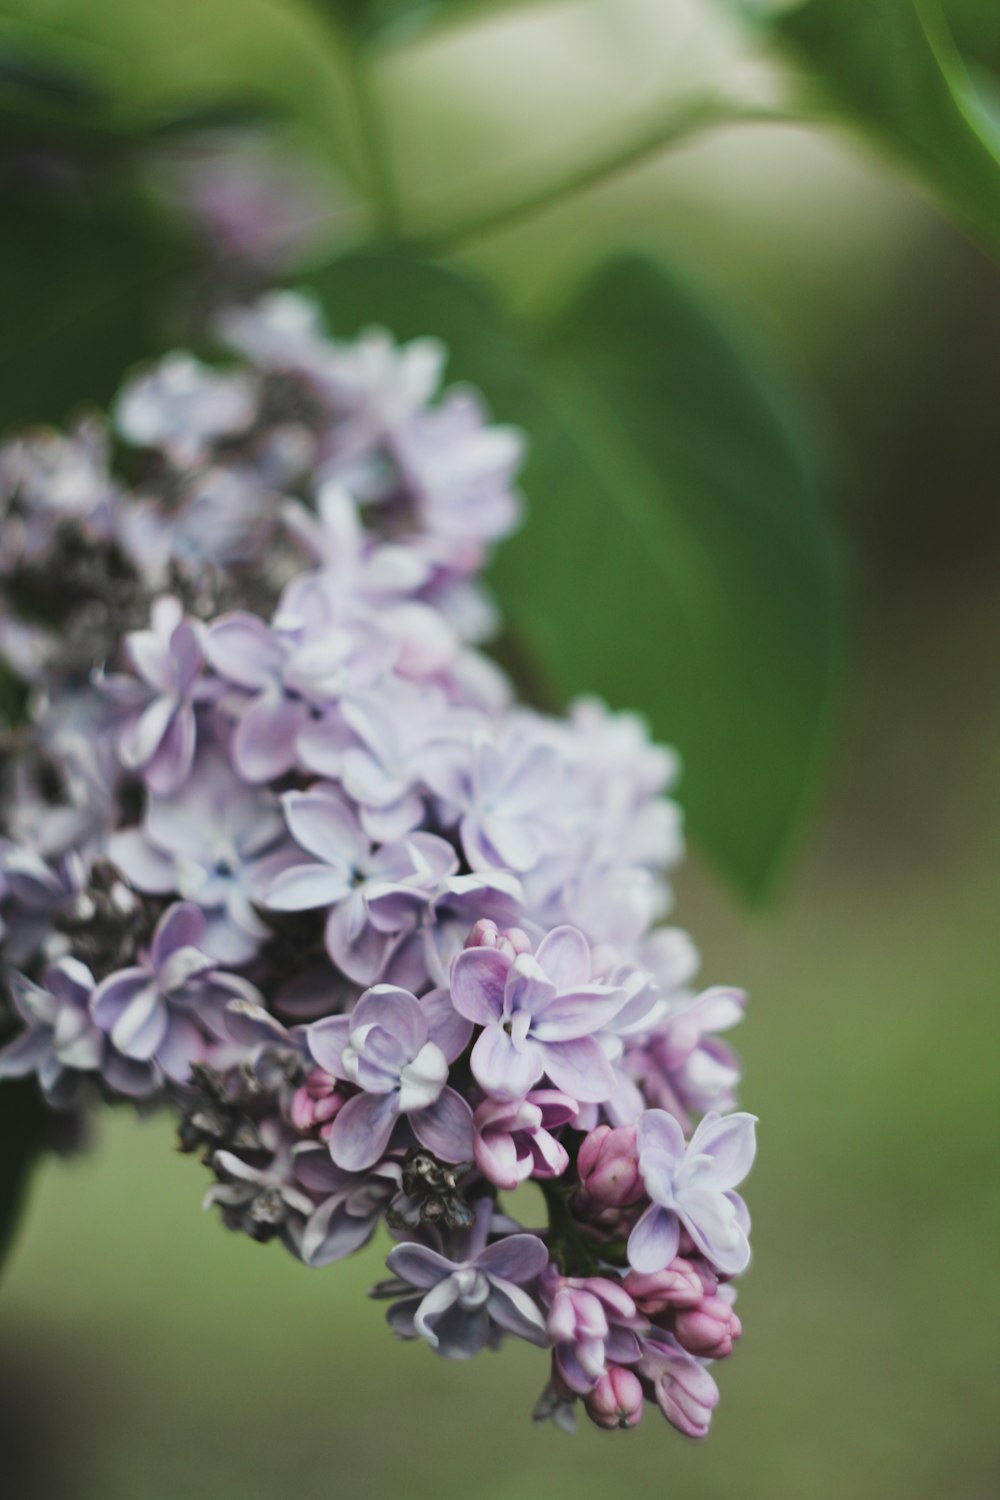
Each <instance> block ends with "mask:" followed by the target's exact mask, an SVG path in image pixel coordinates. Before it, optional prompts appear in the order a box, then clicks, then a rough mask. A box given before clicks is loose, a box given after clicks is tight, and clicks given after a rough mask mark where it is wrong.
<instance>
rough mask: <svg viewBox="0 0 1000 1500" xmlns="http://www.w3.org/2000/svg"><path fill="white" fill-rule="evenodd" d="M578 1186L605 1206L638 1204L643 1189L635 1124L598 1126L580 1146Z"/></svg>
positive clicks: (620, 1206) (615, 1206) (577, 1162)
mask: <svg viewBox="0 0 1000 1500" xmlns="http://www.w3.org/2000/svg"><path fill="white" fill-rule="evenodd" d="M576 1165H577V1171H578V1173H579V1175H580V1186H581V1187H582V1188H583V1190H584V1192H585V1193H587V1194H588V1196H589V1197H591V1198H593V1199H594V1200H595V1202H597V1203H600V1204H603V1205H604V1206H605V1207H606V1208H623V1207H624V1206H625V1205H626V1204H629V1203H638V1201H639V1199H640V1198H641V1197H642V1195H643V1193H644V1191H645V1189H644V1188H643V1184H642V1178H641V1177H640V1176H639V1154H638V1150H637V1147H636V1139H635V1126H634V1125H622V1126H620V1127H619V1128H618V1129H617V1130H613V1129H612V1128H611V1126H610V1125H598V1127H597V1129H596V1130H592V1131H591V1132H590V1134H589V1135H588V1136H587V1137H586V1139H585V1140H584V1142H583V1145H582V1146H581V1147H580V1153H579V1155H578V1157H577V1161H576Z"/></svg>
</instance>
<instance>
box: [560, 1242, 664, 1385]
mask: <svg viewBox="0 0 1000 1500" xmlns="http://www.w3.org/2000/svg"><path fill="white" fill-rule="evenodd" d="M540 1287H541V1294H542V1300H543V1302H544V1303H545V1305H546V1307H547V1308H548V1314H547V1316H546V1320H545V1331H546V1334H547V1335H548V1339H549V1342H550V1344H552V1346H553V1349H554V1350H555V1368H556V1370H557V1372H558V1374H559V1376H560V1377H561V1379H562V1380H563V1382H564V1383H565V1384H566V1385H567V1386H568V1387H569V1389H570V1390H571V1391H575V1392H576V1393H577V1394H578V1395H581V1396H583V1395H585V1394H586V1393H587V1392H588V1391H590V1390H593V1388H594V1386H595V1385H596V1384H597V1382H598V1380H600V1378H601V1376H602V1375H604V1374H605V1372H606V1371H607V1368H608V1366H609V1364H617V1365H629V1364H635V1362H636V1360H638V1358H639V1355H640V1353H641V1348H640V1345H639V1339H638V1337H637V1335H638V1334H639V1333H645V1332H646V1331H647V1329H648V1327H649V1324H648V1323H647V1321H646V1319H645V1318H644V1317H643V1316H642V1314H641V1313H640V1312H639V1311H638V1310H637V1308H636V1306H635V1303H634V1302H633V1301H632V1298H631V1297H630V1296H629V1294H628V1292H626V1291H625V1289H624V1287H623V1286H622V1284H621V1282H619V1281H615V1280H613V1279H612V1278H611V1277H610V1276H584V1277H579V1276H561V1275H560V1274H559V1271H558V1269H557V1267H556V1266H554V1265H551V1264H550V1265H549V1266H548V1267H547V1268H546V1271H545V1273H544V1275H543V1276H542V1280H541V1283H540Z"/></svg>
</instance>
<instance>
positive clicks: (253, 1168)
mask: <svg viewBox="0 0 1000 1500" xmlns="http://www.w3.org/2000/svg"><path fill="white" fill-rule="evenodd" d="M258 1136H259V1147H258V1146H255V1147H254V1148H252V1149H251V1150H249V1151H248V1154H249V1155H252V1156H253V1157H254V1161H252V1162H248V1161H244V1160H243V1157H242V1156H239V1155H237V1153H236V1152H235V1151H228V1150H221V1151H214V1152H213V1153H212V1157H211V1161H210V1163H209V1164H210V1166H211V1167H212V1170H213V1171H214V1172H215V1174H216V1176H217V1177H218V1179H219V1180H218V1182H216V1183H215V1184H214V1185H213V1186H212V1187H210V1188H209V1189H208V1192H207V1193H206V1194H205V1197H204V1198H203V1200H202V1208H204V1209H206V1210H208V1209H210V1208H214V1207H218V1208H220V1209H221V1210H222V1218H223V1222H224V1223H225V1224H226V1225H227V1227H228V1228H229V1229H241V1230H242V1231H243V1233H244V1234H248V1235H249V1236H250V1238H251V1239H254V1240H259V1241H261V1242H266V1241H268V1240H270V1239H273V1238H274V1236H275V1235H279V1236H280V1237H281V1239H282V1240H283V1241H284V1243H285V1244H286V1245H287V1246H288V1248H289V1250H291V1251H292V1253H293V1254H295V1255H298V1254H299V1253H300V1248H299V1247H300V1245H301V1241H302V1234H303V1231H304V1228H305V1224H306V1222H307V1220H308V1218H309V1216H310V1214H311V1213H312V1210H313V1201H312V1198H311V1197H310V1196H309V1194H308V1193H307V1192H305V1191H304V1189H303V1188H301V1187H300V1186H299V1185H298V1183H297V1182H296V1181H295V1177H294V1173H293V1163H294V1154H293V1153H294V1151H295V1148H296V1145H297V1144H298V1143H297V1142H296V1140H295V1138H294V1137H293V1136H292V1135H290V1133H289V1132H288V1131H287V1130H286V1129H285V1128H284V1126H283V1125H282V1123H281V1121H280V1120H278V1119H266V1120H263V1121H262V1122H261V1124H260V1127H259V1130H258ZM261 1148H262V1149H261ZM261 1157H263V1158H264V1160H263V1161H262V1160H261Z"/></svg>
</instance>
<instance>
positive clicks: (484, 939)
mask: <svg viewBox="0 0 1000 1500" xmlns="http://www.w3.org/2000/svg"><path fill="white" fill-rule="evenodd" d="M465 946H466V947H467V948H497V949H499V951H500V952H501V953H505V954H506V955H507V957H508V958H511V959H514V958H517V956H518V954H519V953H530V952H531V939H530V938H529V936H528V934H527V933H526V932H522V931H521V929H520V927H508V928H507V929H506V931H505V932H501V931H500V929H499V928H498V927H497V924H496V923H495V922H491V921H490V919H489V917H481V918H480V919H479V921H478V922H477V923H476V925H475V926H474V927H473V929H472V931H471V932H470V933H469V936H468V937H467V938H466V940H465Z"/></svg>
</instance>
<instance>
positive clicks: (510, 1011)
mask: <svg viewBox="0 0 1000 1500" xmlns="http://www.w3.org/2000/svg"><path fill="white" fill-rule="evenodd" d="M589 981H590V950H589V948H588V946H587V940H586V938H585V937H584V936H583V934H582V933H581V932H578V931H577V929H576V928H574V927H557V928H555V930H554V931H552V932H550V933H549V934H548V936H547V937H545V938H544V939H543V940H542V942H541V944H540V946H539V948H538V952H537V953H536V954H535V955H534V957H532V955H531V954H529V953H521V954H518V956H517V957H516V958H515V959H513V961H512V960H511V958H510V957H509V955H508V954H507V953H505V952H504V951H503V950H501V949H499V948H467V949H465V951H464V952H463V953H460V954H459V956H458V958H457V959H456V960H455V964H454V967H453V969H452V976H451V999H452V1004H453V1005H454V1007H455V1009H456V1010H457V1011H458V1013H459V1014H460V1015H463V1016H465V1017H466V1018H467V1019H468V1020H470V1021H474V1022H476V1023H477V1024H478V1025H480V1026H482V1027H483V1028H484V1030H483V1032H482V1034H481V1035H480V1037H479V1039H478V1041H477V1042H476V1045H475V1047H474V1048H473V1051H472V1071H473V1073H474V1074H475V1077H476V1081H477V1082H478V1083H479V1085H480V1087H481V1088H483V1089H485V1090H486V1092H487V1093H488V1094H490V1095H492V1096H493V1097H495V1098H498V1099H517V1098H520V1097H522V1096H523V1095H524V1094H526V1093H527V1092H528V1090H529V1089H531V1088H532V1087H533V1086H534V1085H535V1084H536V1083H537V1082H538V1080H539V1079H540V1078H541V1077H542V1075H543V1074H547V1075H548V1077H549V1078H550V1079H551V1080H552V1082H553V1083H554V1084H555V1086H556V1088H558V1089H562V1090H563V1091H564V1092H565V1093H567V1094H569V1095H570V1096H571V1097H572V1098H574V1099H578V1100H580V1101H581V1102H583V1103H596V1104H599V1103H600V1102H601V1101H602V1100H604V1099H606V1098H608V1096H609V1095H610V1094H611V1093H612V1092H613V1091H614V1088H615V1077H614V1073H613V1072H612V1069H611V1065H610V1063H609V1062H608V1059H607V1057H606V1056H605V1054H604V1052H603V1051H602V1049H601V1046H600V1044H599V1042H598V1041H597V1040H596V1039H595V1037H594V1035H593V1033H594V1032H596V1031H599V1030H600V1029H601V1027H602V1026H604V1025H605V1023H606V1022H608V1021H610V1020H611V1018H612V1017H613V1016H614V1015H615V1014H616V1012H617V1011H618V1010H620V1008H621V1006H622V1005H623V1004H624V1002H625V995H624V992H623V991H621V990H618V989H613V988H611V987H610V986H608V985H601V984H591V983H590V982H589Z"/></svg>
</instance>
